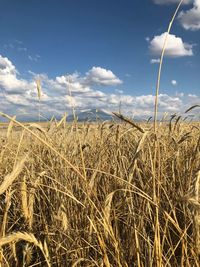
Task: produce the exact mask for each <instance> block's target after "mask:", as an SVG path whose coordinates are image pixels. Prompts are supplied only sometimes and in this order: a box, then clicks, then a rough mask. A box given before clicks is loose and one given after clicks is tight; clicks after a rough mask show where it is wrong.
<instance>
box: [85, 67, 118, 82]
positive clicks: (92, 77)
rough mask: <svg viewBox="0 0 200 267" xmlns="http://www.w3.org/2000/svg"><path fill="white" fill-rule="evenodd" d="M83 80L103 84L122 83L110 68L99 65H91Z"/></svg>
mask: <svg viewBox="0 0 200 267" xmlns="http://www.w3.org/2000/svg"><path fill="white" fill-rule="evenodd" d="M85 82H86V83H88V84H91V83H94V84H97V85H105V86H113V85H119V84H122V81H121V80H120V79H119V78H118V77H116V76H115V74H114V73H113V72H112V71H111V70H106V69H104V68H101V67H93V68H92V69H91V70H89V71H88V72H87V74H86V78H85Z"/></svg>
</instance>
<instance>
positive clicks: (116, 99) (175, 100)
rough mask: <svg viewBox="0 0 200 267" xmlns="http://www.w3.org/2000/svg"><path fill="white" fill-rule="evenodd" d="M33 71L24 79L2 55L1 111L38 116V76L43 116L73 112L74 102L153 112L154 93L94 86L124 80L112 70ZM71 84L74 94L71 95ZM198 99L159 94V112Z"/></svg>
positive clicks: (86, 106) (81, 106)
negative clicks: (52, 74) (49, 73)
mask: <svg viewBox="0 0 200 267" xmlns="http://www.w3.org/2000/svg"><path fill="white" fill-rule="evenodd" d="M30 74H31V78H30V79H29V80H25V79H22V78H21V76H20V74H19V73H18V71H17V69H16V67H15V66H14V64H13V63H12V62H11V61H10V60H9V59H8V58H6V57H2V56H0V107H1V108H0V110H1V111H3V112H6V113H9V114H17V115H20V114H21V115H23V117H24V116H25V118H34V117H36V116H37V115H38V99H37V90H36V85H35V79H36V78H39V79H40V80H41V82H42V98H41V103H40V104H41V114H42V115H43V116H44V117H48V118H49V117H51V116H52V115H62V114H63V113H64V112H66V111H67V112H71V108H72V106H74V107H75V108H76V110H85V109H94V108H95V109H106V110H110V111H117V110H118V109H119V106H121V110H122V112H123V113H124V114H127V115H132V116H140V117H148V116H152V114H153V109H154V100H155V96H153V95H139V96H133V95H129V94H125V92H123V91H122V90H120V89H117V88H114V89H113V93H107V92H106V91H105V90H104V92H103V91H102V90H97V89H95V88H94V87H93V85H102V87H104V85H106V87H107V86H108V85H110V86H111V85H115V84H121V80H120V79H119V78H118V77H117V76H116V75H115V74H113V72H112V71H110V70H105V69H103V68H100V67H98V68H97V67H93V68H92V69H91V70H89V71H88V72H87V73H86V74H85V75H83V76H82V75H80V74H79V73H77V72H75V73H73V74H68V75H61V76H57V77H55V79H50V78H49V77H48V76H47V75H46V74H35V73H32V72H31V73H30ZM93 77H95V79H93ZM97 78H98V79H97ZM111 81H112V82H111ZM115 81H118V82H115ZM119 81H120V82H119ZM69 87H70V90H71V93H72V97H71V96H70V95H69V91H68V89H69ZM199 100H200V99H199V97H196V98H195V97H193V96H192V94H190V95H188V96H184V95H182V94H180V95H178V94H175V95H173V96H169V95H167V94H160V95H159V114H160V115H162V114H163V112H169V113H174V112H181V111H184V110H186V109H187V108H188V107H189V106H190V104H193V103H196V102H198V101H199ZM26 116H29V117H26Z"/></svg>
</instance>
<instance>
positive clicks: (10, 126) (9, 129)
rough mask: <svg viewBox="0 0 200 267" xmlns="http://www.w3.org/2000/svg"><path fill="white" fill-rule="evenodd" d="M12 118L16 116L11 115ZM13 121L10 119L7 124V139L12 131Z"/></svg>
mask: <svg viewBox="0 0 200 267" xmlns="http://www.w3.org/2000/svg"><path fill="white" fill-rule="evenodd" d="M13 119H14V120H15V119H16V116H14V117H13ZM13 125H14V122H13V121H10V123H9V125H8V130H7V134H6V135H7V139H9V137H10V135H11V133H12V128H13Z"/></svg>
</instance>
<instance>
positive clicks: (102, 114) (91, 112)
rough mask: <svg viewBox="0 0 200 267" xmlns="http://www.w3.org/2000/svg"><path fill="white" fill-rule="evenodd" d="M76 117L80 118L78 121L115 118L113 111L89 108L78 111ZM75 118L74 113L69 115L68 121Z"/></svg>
mask: <svg viewBox="0 0 200 267" xmlns="http://www.w3.org/2000/svg"><path fill="white" fill-rule="evenodd" d="M76 117H77V118H78V121H106V120H108V121H111V120H113V118H114V115H113V114H112V112H109V111H107V110H104V109H87V110H82V111H79V112H76ZM73 119H74V117H73V115H69V116H68V117H67V120H68V121H72V120H73Z"/></svg>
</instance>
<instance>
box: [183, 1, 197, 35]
mask: <svg viewBox="0 0 200 267" xmlns="http://www.w3.org/2000/svg"><path fill="white" fill-rule="evenodd" d="M178 19H179V21H180V23H181V25H182V26H183V28H184V29H186V30H192V31H197V30H200V0H194V5H193V7H192V8H191V9H189V10H187V11H181V12H180V13H179V15H178Z"/></svg>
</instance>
